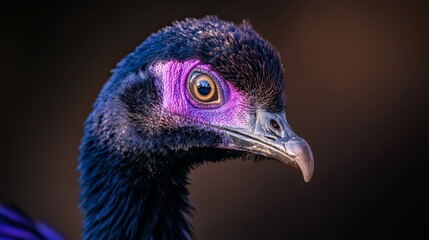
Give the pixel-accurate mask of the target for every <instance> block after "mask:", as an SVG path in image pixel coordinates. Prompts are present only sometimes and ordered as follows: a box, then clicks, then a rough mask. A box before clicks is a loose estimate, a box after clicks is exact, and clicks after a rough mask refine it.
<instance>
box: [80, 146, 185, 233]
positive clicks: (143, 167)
mask: <svg viewBox="0 0 429 240" xmlns="http://www.w3.org/2000/svg"><path fill="white" fill-rule="evenodd" d="M88 142H90V141H87V142H84V143H83V147H82V148H81V157H80V166H79V170H80V173H81V178H80V181H81V207H82V209H83V212H84V215H85V216H84V225H83V231H84V232H83V239H191V238H193V235H192V232H191V229H192V227H191V226H190V224H189V223H188V220H187V218H188V216H189V215H190V212H191V209H192V208H191V206H190V205H189V204H188V199H187V195H188V190H187V188H186V186H187V183H188V181H187V173H188V171H189V169H188V168H186V167H185V166H169V167H167V166H162V165H161V166H156V165H154V164H150V163H157V162H173V161H169V159H155V158H154V157H153V158H152V159H150V158H148V156H145V155H142V154H141V153H135V152H130V153H124V152H122V153H121V154H115V153H112V151H109V150H108V149H97V150H96V151H94V148H88V147H85V144H86V143H88ZM92 144H93V145H94V143H93V142H92ZM96 145H97V144H95V146H96ZM87 149H91V150H90V151H89V150H87ZM164 158H168V156H167V157H164ZM160 160H161V161H160ZM171 160H172V159H171ZM148 166H151V167H148ZM153 168H157V169H153ZM154 173H156V174H154Z"/></svg>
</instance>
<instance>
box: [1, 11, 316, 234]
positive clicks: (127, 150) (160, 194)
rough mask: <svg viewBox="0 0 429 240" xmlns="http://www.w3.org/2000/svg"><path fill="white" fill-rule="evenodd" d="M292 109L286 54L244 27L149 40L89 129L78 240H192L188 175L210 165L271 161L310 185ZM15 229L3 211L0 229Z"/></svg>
mask: <svg viewBox="0 0 429 240" xmlns="http://www.w3.org/2000/svg"><path fill="white" fill-rule="evenodd" d="M285 106H286V98H285V79H284V67H283V65H282V63H281V59H280V54H279V53H278V52H277V51H276V49H275V48H274V46H273V45H272V44H271V43H269V42H268V41H267V40H265V39H264V38H263V37H262V36H261V35H260V34H259V33H257V32H256V30H254V29H253V27H252V25H251V24H250V22H249V21H248V20H243V21H242V22H240V23H233V22H229V21H225V20H222V19H220V18H218V17H216V16H205V17H202V18H186V19H183V20H181V21H175V22H173V23H172V24H171V25H169V26H166V27H164V28H162V29H160V30H159V31H158V32H155V33H153V34H151V35H150V36H148V37H147V38H146V39H145V40H144V41H143V42H142V43H141V44H140V45H139V46H138V47H136V49H135V50H134V51H133V52H131V53H130V54H128V55H127V56H126V57H125V58H123V59H122V60H121V61H120V62H119V63H118V64H117V65H116V67H115V68H114V69H113V70H112V73H111V76H110V78H109V79H108V81H107V82H106V83H105V84H104V85H103V87H102V88H101V91H100V93H99V95H98V96H97V98H96V100H95V102H94V104H93V106H92V110H91V112H90V113H89V116H88V118H87V120H86V122H85V124H84V129H83V132H84V134H83V137H82V140H81V144H80V146H79V157H78V172H79V175H80V176H79V183H80V209H81V211H82V213H83V223H82V239H195V238H196V237H195V234H194V233H193V227H192V225H191V223H190V219H191V217H192V214H193V212H194V209H193V207H192V205H191V203H190V202H189V200H188V194H189V191H188V189H187V186H188V184H189V177H188V175H189V173H190V172H191V171H192V170H193V169H195V168H197V167H198V166H201V165H202V164H205V163H209V162H223V161H227V160H228V161H229V160H234V161H235V160H243V161H250V162H259V161H268V160H274V161H278V162H281V163H284V164H286V165H289V166H291V167H293V168H296V169H299V170H300V171H301V172H302V174H303V177H304V180H305V181H306V182H308V181H310V179H311V178H312V175H313V171H314V159H313V154H312V151H311V148H310V146H309V144H308V143H307V142H306V141H305V140H304V139H303V138H301V137H299V136H298V135H296V134H295V133H294V132H293V131H292V129H291V127H290V125H289V123H288V121H287V119H286V114H285ZM1 209H2V208H0V210H1ZM3 209H5V211H9V212H15V213H17V212H19V211H18V210H16V209H12V208H9V207H7V206H3ZM3 212H4V211H3ZM20 216H22V218H23V219H24V218H25V219H26V220H28V219H27V218H26V217H23V216H24V214H20ZM2 218H3V221H2ZM10 218H11V217H10V216H9V217H8V215H7V214H4V213H3V214H2V211H0V227H1V226H2V224H3V226H4V225H5V223H6V224H7V223H9V224H12V223H13V222H14V221H12V220H11V219H10ZM7 220H8V221H7ZM16 222H18V223H19V219H18V220H17V221H15V223H16ZM15 225H16V224H15ZM0 229H1V228H0ZM32 231H38V230H37V229H36V228H33V230H32ZM39 232H40V231H39ZM2 234H3V235H2ZM0 236H2V237H3V236H7V234H6V233H5V231H3V232H2V230H0ZM43 236H45V235H43ZM41 239H43V238H41ZM46 239H49V238H48V237H46ZM58 239H59V238H58Z"/></svg>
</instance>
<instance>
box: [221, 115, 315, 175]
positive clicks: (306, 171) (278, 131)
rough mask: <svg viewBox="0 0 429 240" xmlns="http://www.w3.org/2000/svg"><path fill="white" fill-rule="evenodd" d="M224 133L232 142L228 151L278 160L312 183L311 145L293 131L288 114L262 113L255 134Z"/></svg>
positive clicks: (253, 130)
mask: <svg viewBox="0 0 429 240" xmlns="http://www.w3.org/2000/svg"><path fill="white" fill-rule="evenodd" d="M223 130H224V132H225V133H226V134H227V136H228V137H229V138H230V140H231V141H230V143H229V144H228V148H230V149H235V150H240V151H246V152H251V153H253V154H257V155H262V156H265V157H268V158H272V159H275V160H277V161H280V162H282V163H285V164H287V165H289V166H291V167H294V168H296V169H299V170H301V172H302V174H303V177H304V181H306V182H309V181H310V180H311V177H312V176H313V171H314V159H313V153H312V151H311V149H310V146H309V145H308V143H307V142H306V141H305V140H304V139H303V138H301V137H299V136H297V135H296V134H295V133H294V132H293V131H292V129H291V128H290V126H289V124H288V123H287V121H286V115H285V113H284V112H280V113H270V112H266V111H263V110H259V111H258V112H257V114H256V121H255V126H254V127H253V129H252V130H248V129H233V128H228V127H225V128H223Z"/></svg>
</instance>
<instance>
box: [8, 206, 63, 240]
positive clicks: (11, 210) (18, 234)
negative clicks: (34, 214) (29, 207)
mask: <svg viewBox="0 0 429 240" xmlns="http://www.w3.org/2000/svg"><path fill="white" fill-rule="evenodd" d="M8 239H15V240H17V239H19V240H64V239H65V238H64V237H63V236H62V235H61V234H60V233H59V232H57V231H56V230H54V229H53V228H51V227H50V226H48V225H47V224H45V223H43V222H40V221H35V220H33V219H31V218H30V217H29V216H27V215H26V214H25V213H23V212H22V211H21V210H20V209H18V208H16V207H14V206H12V205H5V204H1V205H0V240H8Z"/></svg>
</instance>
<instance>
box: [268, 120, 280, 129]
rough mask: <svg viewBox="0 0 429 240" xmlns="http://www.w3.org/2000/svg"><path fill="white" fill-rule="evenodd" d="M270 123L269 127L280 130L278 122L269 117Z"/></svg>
mask: <svg viewBox="0 0 429 240" xmlns="http://www.w3.org/2000/svg"><path fill="white" fill-rule="evenodd" d="M270 124H271V127H272V128H273V129H275V130H276V131H280V130H281V127H280V124H279V123H278V122H277V121H276V120H274V119H271V120H270Z"/></svg>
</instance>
